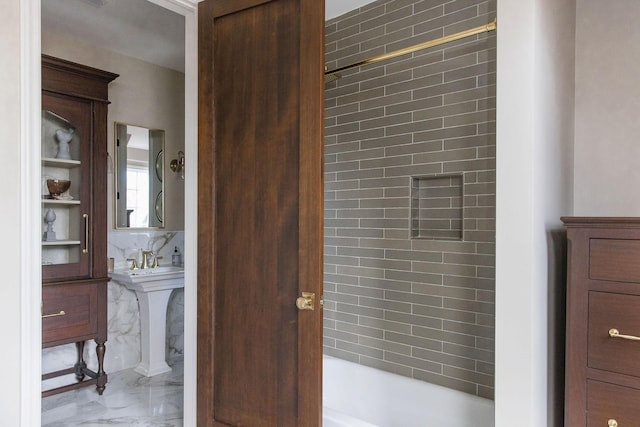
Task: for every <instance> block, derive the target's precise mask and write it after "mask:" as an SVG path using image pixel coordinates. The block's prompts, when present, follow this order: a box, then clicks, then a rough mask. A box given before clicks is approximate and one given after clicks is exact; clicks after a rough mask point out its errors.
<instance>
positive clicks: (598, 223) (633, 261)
mask: <svg viewBox="0 0 640 427" xmlns="http://www.w3.org/2000/svg"><path fill="white" fill-rule="evenodd" d="M562 221H563V222H564V224H565V227H566V228H567V239H568V271H567V280H568V285H567V286H568V288H567V333H566V335H567V339H566V351H567V354H566V385H565V393H566V396H565V399H566V401H565V426H567V427H578V426H588V427H631V426H633V427H637V426H639V425H640V218H586V217H583V218H579V217H565V218H562Z"/></svg>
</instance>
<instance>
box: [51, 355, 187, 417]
mask: <svg viewBox="0 0 640 427" xmlns="http://www.w3.org/2000/svg"><path fill="white" fill-rule="evenodd" d="M183 372H184V365H183V362H182V360H180V361H177V362H175V363H173V370H172V371H171V372H167V373H166V374H161V375H156V376H154V377H145V376H142V375H140V374H138V373H136V372H134V371H133V369H126V370H123V371H118V372H115V373H112V374H108V375H109V382H108V383H107V388H106V389H105V391H104V394H103V395H102V396H99V395H98V393H96V391H95V388H93V387H86V388H82V389H79V390H74V391H70V392H66V393H61V394H58V395H54V396H50V397H46V398H44V399H42V427H70V426H82V427H99V426H100V427H104V426H105V425H110V426H112V425H114V426H140V427H142V426H149V427H151V426H154V427H182V425H183V423H182V419H183V415H182V414H183V384H184V382H183Z"/></svg>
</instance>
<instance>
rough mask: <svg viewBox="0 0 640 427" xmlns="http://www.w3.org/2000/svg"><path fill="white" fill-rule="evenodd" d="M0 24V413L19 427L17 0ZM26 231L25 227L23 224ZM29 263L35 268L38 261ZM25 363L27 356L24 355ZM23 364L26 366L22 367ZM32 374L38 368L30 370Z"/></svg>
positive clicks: (6, 8)
mask: <svg viewBox="0 0 640 427" xmlns="http://www.w3.org/2000/svg"><path fill="white" fill-rule="evenodd" d="M2 13H3V21H4V22H3V24H2V25H0V52H2V55H0V82H2V84H0V126H2V129H3V132H2V134H3V138H2V139H3V141H2V153H3V155H2V158H3V164H4V166H3V168H2V169H3V171H2V173H3V175H4V177H5V182H6V183H7V184H8V185H6V186H5V188H4V189H3V191H2V193H3V197H2V199H3V208H2V209H1V210H0V221H2V224H3V225H4V227H3V233H2V237H3V239H4V242H5V244H3V245H0V259H2V264H3V277H2V284H1V285H0V325H2V326H1V328H2V329H1V332H0V336H2V346H3V351H0V378H2V384H3V386H2V387H0V414H2V423H6V425H12V426H18V425H20V389H21V374H20V371H21V369H29V368H30V367H29V365H28V364H27V363H25V364H23V362H22V357H23V354H22V351H21V345H22V343H21V340H20V333H21V323H20V314H21V303H22V299H21V295H20V293H21V286H22V281H21V278H22V274H21V263H22V261H23V254H22V253H21V251H22V239H21V237H22V230H21V228H20V227H19V226H18V225H19V224H23V221H22V220H21V217H22V215H23V212H22V211H21V192H22V191H23V184H24V181H23V180H22V176H21V160H22V159H23V156H22V155H21V143H20V141H21V139H20V137H21V130H20V118H21V114H20V107H21V103H20V69H21V67H20V8H19V2H18V1H17V0H11V1H6V2H3V5H2ZM23 226H24V225H23ZM33 264H34V265H36V266H37V265H38V264H39V262H38V260H37V259H33ZM24 356H25V358H26V355H24ZM25 365H26V366H25ZM33 369H37V367H34V368H33Z"/></svg>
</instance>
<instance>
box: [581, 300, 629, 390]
mask: <svg viewBox="0 0 640 427" xmlns="http://www.w3.org/2000/svg"><path fill="white" fill-rule="evenodd" d="M612 328H615V329H617V330H618V331H619V332H620V334H623V335H631V336H635V337H640V296H635V295H623V294H614V293H607V292H589V354H588V364H589V367H591V368H596V369H602V370H606V371H612V372H617V373H620V374H626V375H633V376H636V377H640V341H632V340H627V339H622V338H612V337H610V336H609V330H610V329H612Z"/></svg>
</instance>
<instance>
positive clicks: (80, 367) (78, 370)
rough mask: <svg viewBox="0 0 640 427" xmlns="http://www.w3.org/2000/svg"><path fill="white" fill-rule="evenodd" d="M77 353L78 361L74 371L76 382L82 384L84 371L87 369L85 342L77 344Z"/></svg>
mask: <svg viewBox="0 0 640 427" xmlns="http://www.w3.org/2000/svg"><path fill="white" fill-rule="evenodd" d="M76 352H77V353H78V361H77V362H76V364H75V365H74V366H73V369H74V370H75V374H76V380H78V382H80V381H82V380H84V370H85V368H86V367H87V364H86V362H85V361H84V341H78V342H77V343H76Z"/></svg>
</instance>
